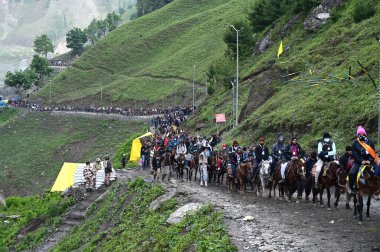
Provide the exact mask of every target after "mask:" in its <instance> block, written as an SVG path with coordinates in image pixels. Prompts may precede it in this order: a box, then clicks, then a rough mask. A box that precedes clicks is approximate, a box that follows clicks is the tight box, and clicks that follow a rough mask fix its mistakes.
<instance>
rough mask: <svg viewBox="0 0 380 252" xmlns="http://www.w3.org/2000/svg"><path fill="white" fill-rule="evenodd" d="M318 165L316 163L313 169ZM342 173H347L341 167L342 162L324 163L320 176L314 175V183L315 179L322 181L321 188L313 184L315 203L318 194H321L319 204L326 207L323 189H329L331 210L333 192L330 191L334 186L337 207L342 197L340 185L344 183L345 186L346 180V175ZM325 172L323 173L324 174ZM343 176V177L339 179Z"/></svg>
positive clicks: (328, 208)
mask: <svg viewBox="0 0 380 252" xmlns="http://www.w3.org/2000/svg"><path fill="white" fill-rule="evenodd" d="M315 168H316V166H315V165H314V167H313V171H315ZM342 173H345V172H344V171H343V169H342V168H341V166H340V164H339V163H338V162H336V161H332V162H329V163H326V164H325V165H323V168H322V171H321V173H320V174H319V178H315V176H312V179H311V180H312V184H313V185H314V183H315V179H318V180H319V183H320V185H321V186H320V187H321V188H320V190H318V189H317V188H315V187H314V186H313V189H312V190H313V204H315V201H316V198H317V195H318V194H319V206H320V207H324V204H323V197H322V196H323V191H324V190H325V189H326V190H327V210H329V211H330V210H331V205H330V199H331V192H330V187H332V186H334V187H335V195H336V200H335V203H334V206H335V207H338V202H339V197H340V187H341V186H340V185H341V183H344V185H343V186H345V181H344V175H343V176H339V174H341V175H342ZM322 174H323V175H322ZM339 178H343V179H339Z"/></svg>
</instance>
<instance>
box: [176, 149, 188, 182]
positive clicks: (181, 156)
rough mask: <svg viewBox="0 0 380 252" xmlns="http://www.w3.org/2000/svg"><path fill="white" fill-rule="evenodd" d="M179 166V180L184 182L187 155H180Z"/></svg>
mask: <svg viewBox="0 0 380 252" xmlns="http://www.w3.org/2000/svg"><path fill="white" fill-rule="evenodd" d="M177 164H178V166H177V179H178V180H181V181H183V169H184V168H185V154H179V156H178V158H177ZM186 171H187V170H186Z"/></svg>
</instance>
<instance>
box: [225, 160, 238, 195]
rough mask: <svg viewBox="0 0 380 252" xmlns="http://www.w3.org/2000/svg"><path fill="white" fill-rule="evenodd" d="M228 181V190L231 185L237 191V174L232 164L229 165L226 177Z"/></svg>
mask: <svg viewBox="0 0 380 252" xmlns="http://www.w3.org/2000/svg"><path fill="white" fill-rule="evenodd" d="M226 183H227V185H228V190H231V187H232V188H233V189H234V191H236V188H237V185H236V182H235V176H234V173H233V171H232V166H231V164H228V165H227V177H226Z"/></svg>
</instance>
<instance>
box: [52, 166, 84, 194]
mask: <svg viewBox="0 0 380 252" xmlns="http://www.w3.org/2000/svg"><path fill="white" fill-rule="evenodd" d="M77 166H78V164H77V163H64V164H63V166H62V168H61V171H60V172H59V174H58V177H57V179H56V180H55V182H54V185H53V188H52V189H51V191H52V192H63V191H64V190H66V189H67V188H69V187H70V186H72V185H73V184H74V173H75V171H76V169H77Z"/></svg>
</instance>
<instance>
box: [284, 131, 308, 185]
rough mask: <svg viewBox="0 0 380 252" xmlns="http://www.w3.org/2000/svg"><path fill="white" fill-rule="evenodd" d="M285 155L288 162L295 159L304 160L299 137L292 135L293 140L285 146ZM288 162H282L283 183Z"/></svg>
mask: <svg viewBox="0 0 380 252" xmlns="http://www.w3.org/2000/svg"><path fill="white" fill-rule="evenodd" d="M284 156H285V158H286V160H287V161H288V162H289V161H291V160H294V159H301V160H303V156H304V151H303V149H302V147H301V145H299V144H298V139H297V137H292V140H291V141H290V143H289V144H288V145H287V146H286V148H285V153H284ZM288 162H286V163H284V164H281V176H282V180H281V183H284V182H285V175H286V166H287V165H288Z"/></svg>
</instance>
